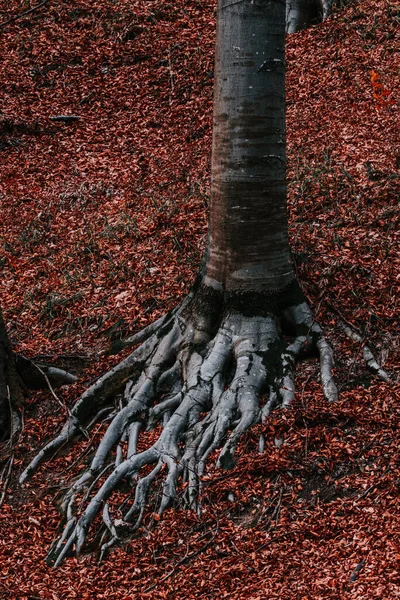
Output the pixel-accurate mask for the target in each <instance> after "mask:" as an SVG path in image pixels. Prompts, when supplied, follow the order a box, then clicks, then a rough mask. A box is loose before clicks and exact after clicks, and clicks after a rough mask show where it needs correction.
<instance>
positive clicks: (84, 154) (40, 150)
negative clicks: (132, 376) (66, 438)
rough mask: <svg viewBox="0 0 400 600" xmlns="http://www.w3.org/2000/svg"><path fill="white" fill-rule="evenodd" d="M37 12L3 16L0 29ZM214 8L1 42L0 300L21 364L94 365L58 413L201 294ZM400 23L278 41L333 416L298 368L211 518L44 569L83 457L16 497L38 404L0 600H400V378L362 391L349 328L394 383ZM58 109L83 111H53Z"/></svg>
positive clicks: (331, 24) (29, 31)
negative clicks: (140, 337)
mask: <svg viewBox="0 0 400 600" xmlns="http://www.w3.org/2000/svg"><path fill="white" fill-rule="evenodd" d="M27 7H28V6H27V3H25V2H20V1H17V0H13V1H12V2H10V3H9V4H7V7H3V8H2V9H1V12H0V19H1V20H2V21H3V22H4V21H6V20H7V18H8V17H9V16H11V15H16V14H19V13H21V12H23V11H24V10H26V9H27ZM213 8H214V2H211V1H208V0H207V1H203V2H196V1H194V0H190V1H187V2H181V1H180V0H179V1H177V2H175V3H171V4H168V3H165V2H158V1H154V2H152V3H149V2H144V1H140V2H135V1H129V2H128V1H124V0H119V2H118V3H114V2H112V1H111V0H104V1H102V2H101V3H100V2H99V3H94V2H83V1H82V2H70V1H68V2H67V1H62V0H59V1H58V2H53V1H50V2H48V3H46V4H45V5H43V7H42V8H40V9H38V10H37V11H34V12H32V13H31V14H29V15H27V16H26V17H22V18H21V19H19V20H17V21H15V22H14V23H10V24H9V25H7V26H5V27H1V28H0V45H1V48H0V53H1V56H2V57H3V61H2V62H1V63H0V90H1V95H2V98H1V107H0V108H1V112H0V163H1V166H0V173H1V175H0V177H1V180H0V186H1V187H0V203H1V212H0V227H1V229H0V231H1V233H0V235H1V244H0V269H1V281H2V285H1V288H0V300H1V303H2V305H3V307H4V312H5V318H6V321H7V323H8V328H9V331H10V334H11V337H12V340H13V343H14V345H15V346H16V347H17V348H18V349H19V350H20V351H21V352H24V353H26V354H28V355H38V354H42V355H46V357H47V358H46V359H47V360H51V359H52V358H53V359H54V360H55V361H56V363H57V364H58V365H60V364H61V365H62V366H69V367H70V368H71V369H75V370H77V371H78V372H79V373H81V379H80V381H79V383H78V384H76V385H75V386H73V388H72V389H68V390H65V391H62V392H60V393H59V398H60V400H61V402H64V403H66V404H71V403H72V402H73V401H74V399H75V398H76V397H77V396H78V395H79V393H81V392H82V391H83V389H85V387H86V386H87V384H88V383H89V382H90V381H92V380H93V378H94V377H96V375H99V374H100V373H102V372H104V371H105V370H106V369H107V368H108V367H109V366H110V365H112V364H115V357H106V356H104V355H103V354H102V352H103V351H104V350H105V349H107V348H108V346H109V344H110V341H112V340H113V339H118V338H119V337H120V336H121V335H122V336H123V335H126V334H127V333H130V332H133V331H135V330H137V329H138V328H140V327H141V326H143V325H144V324H146V323H148V322H149V321H151V320H153V319H154V318H156V317H157V316H159V315H160V314H161V313H163V312H164V311H165V310H166V309H168V308H171V307H172V306H173V305H175V304H176V302H177V300H178V298H179V297H182V296H183V295H184V294H185V292H186V290H187V289H188V286H189V285H190V282H191V281H192V279H193V275H194V272H195V270H196V265H197V264H198V261H199V258H200V255H201V250H202V247H203V244H204V233H205V231H206V215H205V209H206V205H207V201H208V177H209V159H210V142H211V103H212V84H213V80H212V77H213V73H212V70H213V38H214V16H215V15H214V13H213ZM399 23H400V12H399V7H398V6H396V5H395V4H394V3H393V2H386V1H383V0H375V1H374V0H365V1H363V2H358V3H352V4H350V5H349V6H347V8H346V9H345V10H342V11H341V12H340V13H337V14H335V15H334V16H333V17H332V18H330V19H329V20H328V22H327V23H325V24H324V25H322V26H320V27H318V28H314V29H312V30H310V31H308V32H303V33H301V34H297V35H295V36H293V37H292V38H291V39H290V40H289V41H288V52H287V56H288V134H289V196H290V215H291V236H292V247H293V250H294V256H295V259H296V264H297V267H298V271H299V275H300V278H301V280H302V282H303V285H304V289H305V291H306V293H307V295H308V297H309V298H310V300H311V302H312V304H313V306H314V308H315V310H316V312H317V314H318V318H319V320H320V321H321V323H322V324H323V325H324V327H325V329H326V331H327V333H328V334H329V336H330V338H331V340H332V341H333V343H334V345H335V349H336V353H337V357H338V364H337V377H338V381H339V385H340V387H341V390H342V393H341V399H340V401H339V403H338V404H337V405H335V406H327V405H326V403H324V401H323V399H322V394H321V391H320V388H319V385H318V382H317V381H316V379H317V373H318V368H317V364H314V363H312V362H310V363H308V364H307V365H305V366H303V367H302V371H301V373H300V375H299V379H298V386H299V387H298V389H299V393H298V395H297V399H296V403H295V405H294V406H293V409H292V410H290V411H287V412H285V413H275V414H274V415H273V416H272V417H271V418H270V419H269V421H268V422H267V424H266V425H265V427H264V428H261V427H259V428H258V429H257V428H256V429H255V430H254V431H253V432H252V433H251V434H250V435H248V436H247V438H246V439H245V440H244V441H243V444H242V446H241V448H240V452H239V461H238V465H237V468H236V469H235V470H234V471H232V472H220V471H217V470H215V469H214V470H213V469H211V468H210V471H209V473H208V475H207V477H206V478H205V481H204V503H203V515H202V519H201V520H199V519H197V517H195V516H194V515H193V514H191V513H189V512H187V511H183V510H178V511H175V512H174V511H172V510H171V511H168V512H167V514H166V516H165V518H163V519H162V520H161V521H159V522H156V518H155V517H149V518H148V520H147V522H146V523H145V528H144V529H143V531H142V532H141V534H140V536H139V538H138V539H137V540H135V541H134V542H132V543H129V545H127V546H126V547H125V548H123V549H119V550H116V551H114V552H113V553H112V555H111V556H110V558H109V559H108V560H107V561H106V562H104V563H102V564H101V565H98V564H96V557H95V556H94V555H89V556H86V557H85V558H83V559H82V560H80V561H79V562H78V561H76V560H75V559H71V560H69V561H67V562H66V564H65V565H64V566H63V567H61V568H60V569H58V570H56V571H52V570H51V569H49V568H48V567H47V566H46V565H45V563H44V557H45V555H46V551H47V548H48V546H49V544H50V542H51V540H52V537H53V535H54V533H55V531H56V528H57V524H58V511H57V501H56V499H55V498H56V496H57V486H59V485H60V482H61V484H62V481H63V480H67V479H68V478H69V477H71V475H73V474H74V475H76V474H77V473H76V472H75V471H76V470H74V460H75V458H76V457H77V456H78V454H79V453H80V452H85V451H86V450H87V445H86V444H85V443H82V444H81V445H80V446H78V447H75V449H74V452H73V453H71V452H69V453H66V455H65V456H62V457H59V458H57V459H56V460H54V461H53V462H52V463H51V464H50V465H49V466H47V467H44V468H43V469H42V470H41V472H40V473H39V474H38V475H37V476H36V477H35V479H34V480H33V481H32V482H31V484H30V485H29V486H28V487H27V488H25V489H23V490H21V488H19V487H18V485H17V484H16V482H15V477H16V475H17V474H18V472H19V471H20V470H21V468H22V465H25V464H26V462H27V458H28V457H29V456H30V455H31V454H33V453H34V452H35V450H37V449H38V448H39V446H40V445H41V443H42V441H44V440H46V439H48V438H49V437H51V436H52V435H53V434H54V432H55V430H57V428H59V426H60V424H61V423H62V422H63V420H64V417H65V411H64V409H63V408H62V407H60V406H59V404H58V403H57V402H56V400H55V399H52V398H49V394H38V395H36V396H35V397H33V398H32V399H31V400H30V401H29V402H28V404H27V406H26V407H25V410H24V417H25V419H24V420H25V429H24V433H23V436H22V439H21V443H20V446H19V448H18V449H17V450H16V455H15V463H14V472H13V478H12V479H11V482H10V484H9V487H8V490H7V495H6V497H5V500H4V503H3V506H2V507H1V509H0V510H1V513H0V528H1V533H0V597H4V598H10V599H18V600H22V599H25V598H46V599H47V598H48V599H54V600H57V599H59V600H70V599H72V598H78V599H82V600H83V599H85V598H87V599H94V600H98V599H99V600H100V598H107V600H123V599H124V598H125V599H128V598H177V599H178V598H182V599H183V598H185V599H186V598H191V597H196V598H210V599H211V598H212V599H219V598H225V597H227V598H235V599H242V598H249V599H251V600H255V599H256V598H260V599H261V598H262V599H264V598H279V599H280V600H297V599H301V598H305V599H308V598H313V599H318V598H332V599H333V598H334V599H337V598H350V597H351V598H356V599H357V600H358V599H363V600H364V599H371V598H390V599H391V598H397V597H400V576H399V566H400V551H399V548H400V539H399V538H400V536H399V533H398V512H399V508H400V507H399V504H400V502H399V497H400V489H399V481H400V468H399V451H398V447H399V434H398V428H399V416H400V409H399V405H398V401H397V398H398V392H399V385H398V384H396V383H395V384H394V385H387V384H384V383H381V382H380V381H377V380H376V379H375V378H373V377H372V376H370V375H369V374H368V372H367V371H365V368H364V366H363V364H362V362H361V360H360V352H361V348H360V347H359V346H358V345H356V344H354V343H353V342H350V341H348V340H347V339H345V338H344V337H343V335H342V334H341V333H340V329H339V328H338V321H339V320H340V319H342V320H343V319H344V320H347V321H349V322H351V323H352V324H353V325H354V326H356V327H358V328H359V329H360V330H361V332H362V333H363V334H365V335H366V336H367V337H368V339H369V341H370V342H371V344H372V345H373V346H374V348H375V349H376V350H377V356H378V357H379V358H380V359H381V360H382V361H383V362H385V366H386V368H387V369H388V370H390V371H391V372H392V373H393V374H394V379H395V382H396V381H398V380H397V379H396V369H398V354H396V351H398V338H397V337H396V335H397V333H398V323H396V301H397V297H398V292H399V281H398V265H399V254H398V247H399V245H398V241H399V240H398V237H399V227H398V225H399V222H398V221H399V216H398V215H399V212H398V198H399V191H400V189H399V188H400V186H399V174H400V173H399V170H400V148H399V145H398V133H397V130H398V117H397V115H398V114H399V106H398V89H399V71H398V47H399ZM396 52H397V54H396ZM65 114H67V115H71V114H73V115H79V116H80V119H79V120H77V121H75V122H71V123H65V122H59V121H51V120H50V119H49V117H51V116H60V115H65ZM396 144H397V145H396ZM396 236H397V239H396ZM396 275H397V279H396ZM397 310H398V308H397ZM396 361H397V362H396ZM262 429H263V430H264V433H265V435H266V439H267V444H266V451H265V453H264V454H263V455H259V454H258V453H257V444H258V436H259V433H260V432H261V430H262ZM100 433H101V432H100V431H98V432H95V433H94V436H95V438H94V441H95V440H96V439H97V438H96V436H99V435H100ZM4 479H5V476H4V475H3V480H4ZM356 568H358V571H354V570H355V569H356ZM1 594H2V596H1Z"/></svg>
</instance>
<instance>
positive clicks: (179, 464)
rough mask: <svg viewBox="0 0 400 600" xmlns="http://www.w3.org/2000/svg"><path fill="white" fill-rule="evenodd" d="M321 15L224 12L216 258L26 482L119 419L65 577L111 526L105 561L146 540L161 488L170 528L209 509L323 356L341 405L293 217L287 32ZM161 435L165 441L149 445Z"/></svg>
mask: <svg viewBox="0 0 400 600" xmlns="http://www.w3.org/2000/svg"><path fill="white" fill-rule="evenodd" d="M311 5H312V10H309V9H310V6H311ZM317 8H318V10H320V11H322V16H323V17H324V16H326V15H327V12H328V8H329V6H328V3H327V2H316V3H315V4H313V3H310V2H308V3H307V2H305V1H304V0H296V2H295V1H294V0H290V2H289V6H288V8H287V11H286V7H285V2H284V1H283V0H268V1H267V0H218V19H217V41H216V62H215V92H214V120H213V148H212V173H211V207H210V215H209V235H208V243H207V248H206V252H205V256H204V259H203V262H202V265H201V267H200V270H199V274H198V276H197V278H196V281H195V283H194V285H193V287H192V289H191V291H190V293H189V294H188V296H187V297H186V298H185V299H184V301H183V302H182V303H181V304H180V305H179V306H177V307H176V308H174V309H173V310H172V311H171V312H169V313H168V314H166V315H165V316H163V317H161V318H160V319H158V320H157V321H156V322H155V323H153V324H151V325H149V326H148V327H147V328H145V329H144V330H142V331H140V332H139V333H137V334H136V335H133V336H132V337H131V338H129V339H128V340H125V342H124V345H125V346H132V347H136V348H135V349H134V351H133V352H132V353H131V354H130V355H129V356H128V357H127V358H125V359H124V360H123V361H122V362H120V363H119V364H117V365H116V366H115V367H114V368H113V369H112V370H111V371H109V372H108V373H106V374H105V375H103V376H102V377H101V378H100V379H99V380H98V381H97V382H96V383H95V384H94V385H92V386H91V387H90V388H89V389H88V390H87V391H86V392H85V393H84V394H83V395H82V397H81V398H80V399H79V400H78V402H77V403H76V404H75V405H74V407H73V408H72V410H71V413H70V417H69V418H68V420H67V422H66V424H65V425H64V427H63V429H62V431H61V432H60V433H59V435H57V437H55V438H54V439H53V440H52V441H51V442H49V443H48V444H47V445H46V446H45V447H44V448H43V449H42V450H41V451H40V452H39V454H37V456H36V457H35V458H34V459H33V460H32V462H31V463H30V465H29V466H28V467H27V468H26V470H25V471H24V473H23V474H22V476H21V482H25V481H26V480H27V479H28V478H29V477H30V476H31V475H32V474H33V473H34V472H35V471H36V469H37V468H38V467H39V465H40V464H41V463H42V462H43V461H45V460H47V459H49V458H50V457H52V456H54V453H55V452H56V451H57V450H58V449H60V448H61V447H62V446H65V445H66V444H67V443H71V442H72V440H73V439H74V438H76V437H77V436H79V435H81V434H82V432H86V431H87V430H88V429H90V428H91V427H92V426H93V424H94V423H96V422H98V421H99V420H101V419H103V418H104V417H105V415H109V416H110V420H111V422H110V425H109V426H108V429H107V431H106V433H105V434H104V436H103V438H102V440H101V442H100V444H99V446H98V448H97V450H96V452H95V455H94V457H93V459H92V460H91V463H90V465H89V466H87V467H85V468H84V469H83V471H82V473H81V475H80V477H79V478H78V480H76V481H75V482H74V483H73V484H71V486H70V488H69V489H68V490H67V492H66V494H65V496H64V499H63V502H62V510H63V512H64V517H65V519H64V525H65V527H64V530H63V532H62V534H61V536H60V537H59V538H58V539H57V540H56V541H55V542H54V544H53V546H52V548H51V550H50V553H49V557H48V560H49V563H51V564H55V565H59V564H60V563H61V562H62V561H63V560H64V559H65V558H66V557H67V556H69V555H70V554H71V553H72V552H75V553H76V554H77V555H79V554H80V553H81V552H82V551H83V548H84V545H85V542H86V541H87V537H88V532H89V529H90V528H91V526H92V529H95V527H94V524H93V521H94V519H95V518H96V516H97V515H99V514H101V516H102V525H101V526H100V527H101V531H100V537H99V538H96V539H97V540H98V539H100V540H101V541H100V542H99V545H100V546H101V551H102V555H103V554H104V553H105V552H106V551H107V550H108V549H109V548H110V547H111V546H112V545H113V544H116V543H119V542H120V541H121V540H123V539H126V537H129V536H132V535H134V532H135V531H136V530H137V529H138V528H139V527H140V524H141V522H142V519H143V516H144V513H145V510H146V507H147V506H148V505H150V506H152V508H151V510H154V503H155V502H157V500H156V495H154V494H152V492H151V490H152V489H154V487H155V486H156V485H158V484H159V483H160V482H162V494H161V500H159V502H158V505H157V506H156V507H155V510H158V513H159V514H160V515H161V514H162V513H163V511H164V510H165V509H166V508H167V507H168V506H170V505H171V504H172V503H173V502H174V500H175V499H176V497H177V488H178V485H179V482H180V481H185V482H187V486H186V491H185V501H186V503H187V505H188V506H189V507H191V508H194V509H196V508H197V509H198V507H199V498H200V496H199V489H200V486H201V477H202V475H203V473H204V469H205V465H206V461H207V459H208V457H209V456H210V454H211V453H213V452H214V451H215V450H217V449H218V457H217V465H219V466H221V467H225V468H230V467H232V466H233V465H234V454H235V448H236V446H237V444H238V442H239V440H240V438H241V436H242V434H243V433H244V432H246V431H248V430H249V428H250V427H251V426H252V425H253V424H255V423H258V422H262V421H264V420H265V419H267V417H268V415H269V414H270V413H271V411H272V410H273V409H276V408H279V407H286V406H288V405H289V404H290V402H291V401H292V399H293V397H294V393H295V368H296V363H297V362H298V361H299V360H301V359H302V358H303V357H304V356H305V355H306V354H308V353H310V352H312V351H315V352H316V353H318V355H319V360H320V371H321V385H322V389H323V393H324V395H325V397H326V399H327V400H328V401H330V402H332V401H335V400H336V399H337V396H338V393H337V388H336V385H335V383H334V380H333V377H332V367H333V352H332V349H331V346H330V345H329V343H328V342H327V340H326V339H325V337H324V335H323V332H322V330H321V327H320V326H319V325H318V323H317V322H316V321H315V318H314V315H313V312H312V309H311V308H310V306H309V304H308V302H307V300H306V298H305V297H304V295H303V293H302V291H301V288H300V286H299V283H298V281H297V279H296V275H295V272H294V268H293V265H292V261H291V254H290V248H289V242H288V221H287V213H286V137H285V136H286V133H285V28H286V27H285V20H288V23H289V21H290V27H289V25H288V29H289V30H290V31H296V30H298V29H300V28H302V27H304V26H306V25H307V23H308V22H309V21H310V20H313V19H314V18H315V15H316V10H317ZM286 13H287V14H286ZM285 18H286V19H285ZM116 407H117V408H116ZM157 425H161V433H160V435H159V437H158V439H157V440H156V441H155V443H154V444H151V445H150V444H147V445H146V440H147V439H148V434H147V433H146V431H147V430H148V429H149V428H153V427H155V426H157ZM146 436H147V437H146ZM139 438H141V443H140V447H143V446H146V448H145V450H141V451H138V440H139ZM123 482H124V483H125V484H126V483H128V484H129V487H130V488H131V489H132V490H133V492H132V497H130V496H129V497H128V498H127V499H126V500H125V501H124V503H123V505H122V506H121V508H120V510H121V512H122V515H123V517H122V519H121V518H118V519H115V517H114V516H113V514H112V511H111V509H110V508H109V504H108V500H109V498H110V496H111V495H112V494H113V492H114V491H115V490H116V489H117V488H118V487H119V486H120V485H121V484H122V483H123ZM77 499H79V505H78V503H77ZM82 502H83V504H82ZM82 505H83V508H81V506H82Z"/></svg>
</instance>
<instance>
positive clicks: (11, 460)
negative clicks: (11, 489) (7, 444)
mask: <svg viewBox="0 0 400 600" xmlns="http://www.w3.org/2000/svg"><path fill="white" fill-rule="evenodd" d="M13 464H14V454H12V455H11V456H10V458H9V461H8V466H6V467H4V469H3V473H4V472H5V471H6V469H7V473H6V476H5V479H4V485H3V490H2V492H1V496H0V507H1V506H2V505H3V502H4V499H5V497H6V493H7V488H8V484H9V483H10V479H11V472H12V468H13ZM3 473H2V474H1V475H2V476H3Z"/></svg>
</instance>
